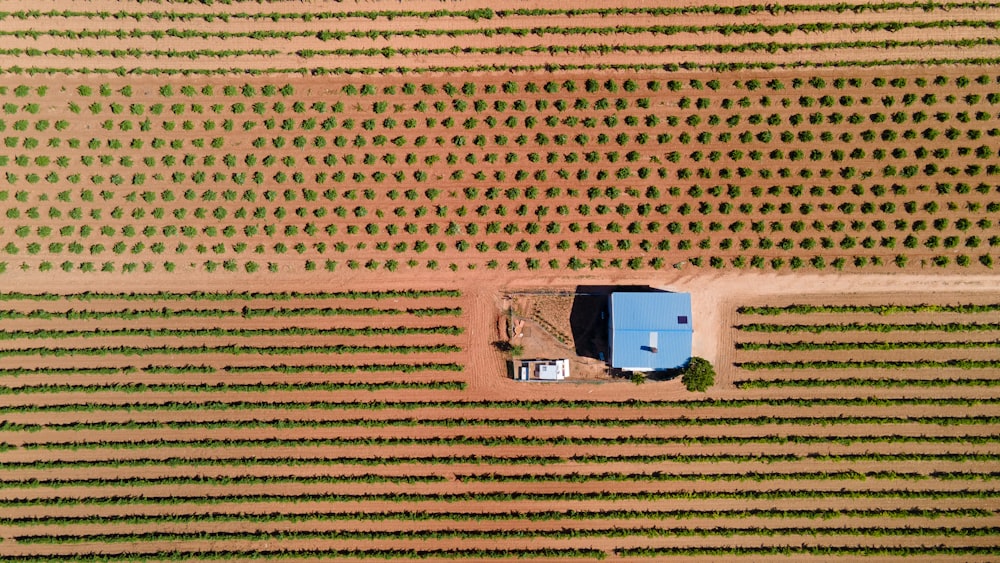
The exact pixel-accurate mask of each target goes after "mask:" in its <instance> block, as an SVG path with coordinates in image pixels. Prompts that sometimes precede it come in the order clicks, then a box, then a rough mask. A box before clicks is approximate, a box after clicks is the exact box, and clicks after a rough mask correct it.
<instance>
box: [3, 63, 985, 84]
mask: <svg viewBox="0 0 1000 563" xmlns="http://www.w3.org/2000/svg"><path fill="white" fill-rule="evenodd" d="M997 64H1000V57H934V58H924V59H921V58H894V59H893V58H886V59H878V60H836V61H808V60H807V61H796V62H795V63H775V62H770V61H768V62H761V61H757V62H729V63H709V64H700V63H694V62H685V63H624V64H619V63H585V64H571V63H544V64H503V63H490V64H477V65H426V66H418V67H408V66H402V65H397V66H391V67H388V66H387V67H371V66H352V67H343V66H341V67H319V66H313V67H298V68H288V67H270V68H246V67H242V68H236V67H219V68H164V67H150V66H145V67H131V68H130V67H124V66H118V67H115V68H106V67H51V66H49V67H43V66H29V67H22V66H13V67H4V68H0V75H6V74H12V75H15V76H20V75H24V74H27V75H29V76H52V75H59V76H72V75H75V74H83V75H95V76H102V75H114V76H118V77H123V78H124V77H128V76H144V75H148V76H157V77H162V76H166V77H173V76H186V77H190V76H211V77H219V76H233V75H236V76H274V75H295V76H313V77H317V76H350V75H355V74H357V75H362V76H372V75H380V76H398V75H404V74H405V75H420V74H432V73H450V74H460V73H484V72H487V73H520V72H524V73H528V72H570V71H602V72H603V71H624V72H651V71H656V72H678V73H679V72H689V71H706V72H719V73H727V72H742V71H750V70H764V71H772V70H778V69H789V70H796V71H798V72H801V71H802V69H804V68H812V69H830V68H836V69H842V68H853V69H871V68H883V67H891V68H893V69H898V68H899V67H915V66H919V67H921V68H926V67H927V66H928V65H929V66H942V65H954V66H960V67H968V66H973V67H980V68H981V67H985V66H994V65H997ZM875 80H877V81H878V82H879V83H880V84H881V85H883V86H884V85H885V83H886V82H887V81H886V79H885V78H876V79H875ZM965 82H966V83H968V79H965ZM373 92H374V90H373Z"/></svg>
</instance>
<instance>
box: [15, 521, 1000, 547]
mask: <svg viewBox="0 0 1000 563" xmlns="http://www.w3.org/2000/svg"><path fill="white" fill-rule="evenodd" d="M998 532H1000V527H997V528H991V527H985V526H983V527H978V526H977V527H959V528H946V527H923V526H921V527H916V526H914V527H904V528H896V527H888V526H885V527H840V526H836V527H811V528H801V527H799V528H796V527H782V528H764V527H722V526H719V527H713V528H701V527H697V528H685V527H673V528H668V527H633V528H624V527H614V528H580V529H574V528H563V529H559V530H522V529H515V528H511V529H494V530H467V529H438V528H435V529H421V530H363V531H362V530H322V531H316V530H294V531H291V530H283V531H278V532H268V531H262V530H261V531H253V532H237V531H222V532H209V531H200V532H118V533H105V534H99V533H93V534H85V535H83V534H72V535H70V534H45V535H18V536H15V537H14V539H15V540H16V541H17V542H18V543H23V544H49V545H53V544H74V543H84V542H102V543H121V542H144V541H212V542H215V541H271V542H279V541H289V540H290V541H295V540H316V539H324V540H370V541H385V540H415V539H420V540H428V539H441V538H462V539H466V538H468V539H510V538H519V539H525V538H528V539H537V538H549V539H566V538H588V537H604V538H626V537H635V536H638V537H646V538H662V537H711V536H724V537H733V536H764V537H781V536H786V535H801V534H808V535H811V536H883V537H884V536H890V537H891V536H902V537H921V536H933V537H956V536H959V537H982V536H989V535H993V534H996V533H998Z"/></svg>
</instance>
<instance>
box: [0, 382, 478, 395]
mask: <svg viewBox="0 0 1000 563" xmlns="http://www.w3.org/2000/svg"><path fill="white" fill-rule="evenodd" d="M465 386H466V383H465V382H464V381H321V382H303V383H288V382H280V381H269V382H258V383H228V382H217V383H133V382H120V383H85V384H69V383H37V384H30V385H19V386H17V387H9V386H0V395H8V396H10V395H40V394H55V393H84V394H89V393H122V394H126V395H131V394H142V393H274V392H278V391H385V390H410V389H420V390H437V391H442V390H444V391H460V390H463V389H465Z"/></svg>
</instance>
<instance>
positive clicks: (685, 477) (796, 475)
mask: <svg viewBox="0 0 1000 563" xmlns="http://www.w3.org/2000/svg"><path fill="white" fill-rule="evenodd" d="M455 478H456V479H457V480H459V481H461V482H470V483H479V482H489V483H519V482H528V483H536V482H537V483H587V482H593V481H654V482H675V481H680V482H687V481H691V482H698V481H707V482H730V481H736V482H742V481H752V482H764V481H782V480H795V481H839V480H850V481H866V480H869V479H875V480H890V481H909V480H913V481H921V480H926V479H931V478H933V479H944V480H952V479H962V480H973V481H975V480H994V479H1000V474H998V473H987V474H984V473H969V472H964V471H958V472H947V471H944V472H932V473H929V474H925V473H905V472H895V471H866V472H863V473H862V472H859V471H853V470H849V471H795V472H780V473H762V472H757V471H749V472H739V473H670V472H663V471H654V472H650V473H622V472H618V471H606V472H603V473H578V472H573V473H519V474H511V473H457V474H456V475H455Z"/></svg>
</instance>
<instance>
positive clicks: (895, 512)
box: [0, 507, 993, 527]
mask: <svg viewBox="0 0 1000 563" xmlns="http://www.w3.org/2000/svg"><path fill="white" fill-rule="evenodd" d="M991 516H993V511H990V510H984V509H979V508H942V507H936V508H899V509H842V510H837V509H829V508H817V509H815V510H801V509H779V508H771V509H746V510H741V509H733V510H721V509H720V510H704V509H701V510H699V509H679V510H616V509H609V510H603V511H586V510H566V511H559V510H534V511H517V510H512V511H491V512H445V511H418V510H401V511H376V512H342V511H329V510H313V511H296V512H287V511H281V512H252V513H232V512H216V511H206V512H197V513H184V514H176V513H175V514H129V515H120V516H117V517H116V522H120V523H121V524H123V525H129V526H136V525H145V524H180V523H194V522H199V523H234V522H236V523H243V524H275V523H286V522H288V523H325V522H343V521H350V522H387V521H388V522H393V521H403V522H439V521H455V522H469V521H482V522H525V521H528V522H547V521H554V520H558V521H593V520H663V521H680V520H693V519H702V518H704V519H711V520H718V519H733V520H745V519H747V518H767V519H780V520H786V519H809V520H825V521H830V520H836V519H838V518H864V519H875V520H901V519H906V520H910V519H915V518H923V519H928V520H940V519H942V518H987V517H991ZM106 523H107V518H106V517H104V516H93V515H80V516H56V515H31V516H13V517H0V525H4V526H18V527H29V526H39V525H43V526H51V525H55V526H69V525H86V524H106Z"/></svg>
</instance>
